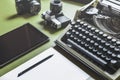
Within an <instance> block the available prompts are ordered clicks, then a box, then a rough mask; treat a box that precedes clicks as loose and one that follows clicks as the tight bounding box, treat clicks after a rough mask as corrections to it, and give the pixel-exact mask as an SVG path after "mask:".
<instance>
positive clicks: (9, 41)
mask: <svg viewBox="0 0 120 80" xmlns="http://www.w3.org/2000/svg"><path fill="white" fill-rule="evenodd" d="M47 41H49V38H48V37H47V36H46V35H45V34H43V33H42V32H40V31H39V30H38V29H36V28H35V27H34V26H32V25H31V24H29V23H27V24H24V25H23V26H20V27H19V28H17V29H15V30H13V31H10V32H8V33H6V34H4V35H2V36H0V68H1V67H3V66H4V65H6V64H8V63H9V62H11V61H13V60H15V59H17V58H19V57H20V56H22V55H25V54H27V53H28V52H29V51H31V50H33V49H35V48H37V47H38V46H40V45H42V44H44V43H45V42H47Z"/></svg>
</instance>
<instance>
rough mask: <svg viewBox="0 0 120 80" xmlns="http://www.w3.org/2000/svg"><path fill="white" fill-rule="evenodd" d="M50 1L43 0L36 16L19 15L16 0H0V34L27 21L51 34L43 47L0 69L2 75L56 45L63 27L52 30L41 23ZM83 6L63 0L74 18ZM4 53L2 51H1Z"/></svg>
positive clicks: (66, 8) (67, 12)
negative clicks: (42, 15) (55, 42)
mask: <svg viewBox="0 0 120 80" xmlns="http://www.w3.org/2000/svg"><path fill="white" fill-rule="evenodd" d="M49 3H50V0H41V7H42V8H41V11H40V12H39V14H38V15H35V16H27V15H21V16H19V15H17V12H16V8H15V0H1V2H0V36H1V35H3V34H5V33H7V32H9V31H12V30H14V29H16V28H17V27H20V26H21V25H23V24H25V23H31V24H32V25H34V26H35V27H36V28H37V29H38V30H40V31H42V32H43V33H44V34H46V35H47V36H49V38H50V41H49V42H48V43H46V44H44V45H43V46H41V47H38V48H36V49H35V50H33V51H31V52H29V53H28V54H27V55H24V56H22V57H20V58H19V59H17V60H15V61H13V62H11V63H10V64H8V65H6V66H5V67H3V68H1V69H0V76H2V75H4V74H5V73H7V72H9V71H10V70H12V69H14V68H16V67H17V66H19V65H21V64H22V63H24V62H26V61H27V60H29V59H31V58H32V57H34V56H36V55H38V54H40V52H42V51H44V50H46V49H48V48H49V47H52V46H54V45H55V44H54V41H55V40H56V39H57V38H58V37H59V35H60V34H61V32H62V31H63V29H61V30H59V31H52V30H49V29H46V28H44V26H43V25H41V22H42V21H43V20H42V18H41V14H42V13H43V12H44V11H46V10H49ZM80 7H81V4H80V3H76V2H72V1H70V0H63V12H64V14H65V15H67V17H69V18H71V19H73V17H74V14H75V12H76V10H77V9H79V8H80ZM1 54H2V53H1Z"/></svg>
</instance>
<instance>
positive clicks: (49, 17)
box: [42, 0, 70, 29]
mask: <svg viewBox="0 0 120 80" xmlns="http://www.w3.org/2000/svg"><path fill="white" fill-rule="evenodd" d="M61 10H62V3H61V0H53V1H51V2H50V10H49V11H46V12H44V13H43V14H42V18H43V19H44V22H45V24H46V25H50V27H52V28H54V29H59V28H64V27H66V26H67V25H68V24H69V22H70V19H69V18H67V17H66V16H64V14H63V13H62V12H61Z"/></svg>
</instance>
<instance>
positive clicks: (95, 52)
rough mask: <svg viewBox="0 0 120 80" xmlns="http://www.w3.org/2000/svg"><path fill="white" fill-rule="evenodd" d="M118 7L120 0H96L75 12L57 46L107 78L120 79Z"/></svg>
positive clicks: (119, 21) (110, 79) (119, 15)
mask: <svg viewBox="0 0 120 80" xmlns="http://www.w3.org/2000/svg"><path fill="white" fill-rule="evenodd" d="M119 9H120V1H119V0H99V1H98V0H93V1H92V2H91V3H89V4H87V5H85V6H83V7H82V8H81V9H80V10H78V11H76V15H75V17H74V20H73V21H72V22H71V23H70V24H69V25H68V27H67V28H66V29H65V31H64V32H63V34H62V35H61V36H60V37H59V38H58V40H56V43H57V45H58V46H60V47H61V48H63V49H64V50H66V51H67V52H68V53H69V54H70V55H72V56H73V57H75V58H76V59H77V60H78V61H80V62H82V63H83V64H85V65H86V66H87V67H89V68H90V69H92V70H94V71H95V72H97V73H99V74H101V75H102V76H103V77H105V78H106V79H108V80H120V18H119V17H120V10H119Z"/></svg>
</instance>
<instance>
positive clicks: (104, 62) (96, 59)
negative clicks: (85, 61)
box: [67, 39, 107, 68]
mask: <svg viewBox="0 0 120 80" xmlns="http://www.w3.org/2000/svg"><path fill="white" fill-rule="evenodd" d="M67 42H68V44H71V45H72V46H73V47H75V48H77V49H78V50H80V51H82V52H83V53H84V54H85V55H86V56H88V57H89V58H91V59H92V60H93V61H95V62H97V63H98V64H100V65H101V66H102V67H104V68H105V66H106V64H107V62H106V61H104V60H102V59H100V58H99V57H97V56H95V55H93V54H92V53H91V52H89V51H87V50H85V49H84V48H83V47H81V46H80V45H78V44H77V43H75V42H74V41H72V40H71V39H67Z"/></svg>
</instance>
